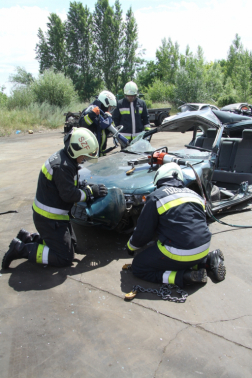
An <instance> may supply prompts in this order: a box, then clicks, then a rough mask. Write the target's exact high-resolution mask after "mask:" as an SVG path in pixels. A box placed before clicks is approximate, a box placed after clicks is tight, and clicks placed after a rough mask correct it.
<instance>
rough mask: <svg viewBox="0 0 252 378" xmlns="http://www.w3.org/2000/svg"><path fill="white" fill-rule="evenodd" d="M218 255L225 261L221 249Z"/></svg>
mask: <svg viewBox="0 0 252 378" xmlns="http://www.w3.org/2000/svg"><path fill="white" fill-rule="evenodd" d="M218 256H219V258H221V259H222V260H223V261H224V255H223V253H222V251H221V250H220V249H218Z"/></svg>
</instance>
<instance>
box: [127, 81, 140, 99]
mask: <svg viewBox="0 0 252 378" xmlns="http://www.w3.org/2000/svg"><path fill="white" fill-rule="evenodd" d="M137 92H138V88H137V85H136V83H134V81H129V82H128V83H127V84H125V87H124V94H125V95H126V96H135V95H137Z"/></svg>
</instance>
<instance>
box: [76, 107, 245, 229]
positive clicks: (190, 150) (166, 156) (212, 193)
mask: <svg viewBox="0 0 252 378" xmlns="http://www.w3.org/2000/svg"><path fill="white" fill-rule="evenodd" d="M192 127H193V128H194V132H193V137H192V139H191V140H190V141H189V143H188V144H187V145H185V147H184V148H183V149H181V150H178V151H176V152H169V146H160V148H158V149H155V148H154V147H152V146H151V136H152V134H154V133H155V132H169V131H173V132H174V131H176V132H182V133H184V132H186V131H188V130H189V129H190V128H192ZM199 130H200V131H199ZM229 132H230V130H229ZM191 134H192V133H189V135H190V136H191ZM251 152H252V129H251V130H249V129H245V128H244V129H243V131H242V136H241V137H240V138H231V137H230V136H229V134H228V133H227V132H226V130H225V125H223V124H222V122H221V121H220V120H219V119H218V117H217V116H216V115H215V114H214V113H213V111H212V110H211V109H210V108H207V109H205V110H201V111H192V112H185V113H181V114H179V115H177V116H175V117H173V118H172V119H170V117H168V118H167V119H165V120H164V122H163V123H162V125H161V126H160V127H159V128H156V129H152V130H151V131H147V132H142V133H141V134H140V135H139V136H138V137H137V138H136V139H134V140H133V141H132V142H131V144H130V145H129V146H128V147H126V148H125V149H123V150H121V151H117V152H115V153H113V154H111V155H108V156H106V157H103V158H101V159H99V161H98V163H97V164H91V163H85V165H84V166H83V168H82V169H81V170H80V171H79V175H80V180H84V179H85V180H86V181H87V182H88V183H93V184H98V183H104V184H105V185H106V186H107V187H108V189H109V190H108V195H107V196H106V197H104V198H99V199H97V200H96V201H94V202H93V203H91V204H86V203H84V202H79V203H77V204H75V205H74V206H73V208H72V210H71V213H72V216H73V222H76V223H78V224H81V225H83V226H96V227H102V228H105V229H109V230H116V231H118V232H123V233H127V232H132V230H133V228H134V227H135V226H136V222H137V219H138V216H139V215H140V212H141V210H142V207H143V205H144V203H145V200H146V196H147V195H148V194H149V193H151V192H152V191H153V190H155V187H154V185H153V179H154V176H155V173H156V171H157V170H158V169H159V167H160V164H163V163H167V162H169V161H175V162H177V163H178V164H180V166H181V168H182V172H183V177H184V184H185V186H186V187H188V188H189V189H192V190H194V191H195V192H197V193H198V194H200V195H202V196H203V197H205V201H206V204H207V209H208V210H209V211H211V212H212V213H213V214H215V213H218V212H220V211H222V212H224V211H225V209H229V208H230V207H232V206H234V205H237V204H240V203H241V202H244V201H247V200H249V199H250V198H252V153H251Z"/></svg>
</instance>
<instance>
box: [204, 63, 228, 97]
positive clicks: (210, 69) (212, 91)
mask: <svg viewBox="0 0 252 378" xmlns="http://www.w3.org/2000/svg"><path fill="white" fill-rule="evenodd" d="M205 69H206V90H207V93H208V97H209V98H210V99H212V100H214V101H217V100H218V98H219V97H220V95H221V94H222V93H223V82H224V74H223V72H222V69H221V66H220V64H219V63H217V62H214V63H211V64H208V65H205Z"/></svg>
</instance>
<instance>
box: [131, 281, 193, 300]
mask: <svg viewBox="0 0 252 378" xmlns="http://www.w3.org/2000/svg"><path fill="white" fill-rule="evenodd" d="M172 289H176V292H177V293H178V294H180V295H181V297H180V298H179V297H173V296H172V295H171V293H172ZM132 291H137V292H138V293H139V292H140V293H152V294H157V296H158V297H162V299H163V300H164V301H170V302H176V303H185V301H186V299H187V297H188V293H187V292H186V291H184V290H182V289H180V287H179V286H177V285H171V284H163V285H162V286H161V287H160V288H159V290H157V289H151V288H149V289H145V288H144V287H142V286H140V285H135V286H134V287H133V290H132Z"/></svg>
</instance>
